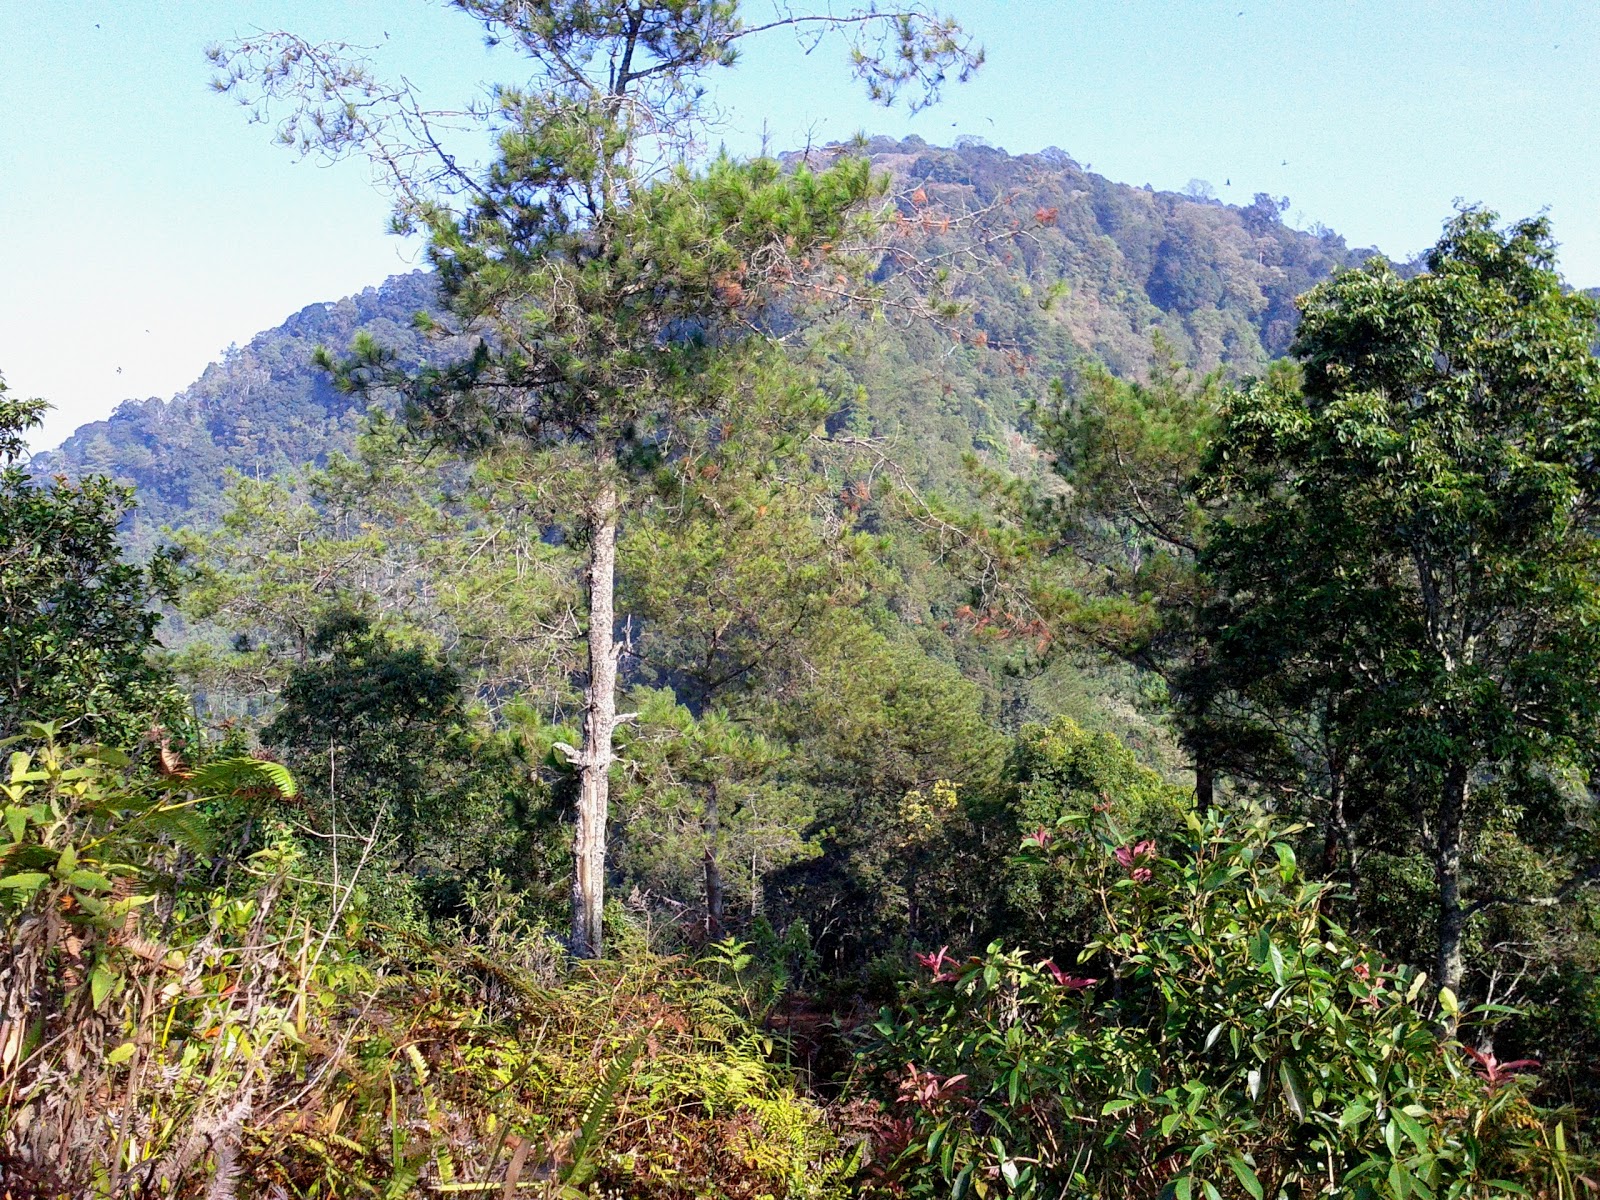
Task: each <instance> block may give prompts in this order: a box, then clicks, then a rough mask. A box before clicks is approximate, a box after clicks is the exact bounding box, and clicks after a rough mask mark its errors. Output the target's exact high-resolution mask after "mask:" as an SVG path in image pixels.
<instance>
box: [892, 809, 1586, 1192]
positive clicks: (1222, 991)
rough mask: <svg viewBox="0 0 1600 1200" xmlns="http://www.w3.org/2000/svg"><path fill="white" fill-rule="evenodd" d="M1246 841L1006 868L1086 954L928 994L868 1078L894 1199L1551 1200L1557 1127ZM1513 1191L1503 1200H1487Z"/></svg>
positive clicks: (998, 960)
mask: <svg viewBox="0 0 1600 1200" xmlns="http://www.w3.org/2000/svg"><path fill="white" fill-rule="evenodd" d="M1294 832H1296V831H1295V830H1285V829H1277V828H1274V827H1273V825H1272V824H1270V823H1269V822H1267V821H1265V820H1262V819H1251V820H1245V819H1241V818H1232V817H1225V816H1208V817H1200V816H1192V817H1191V818H1190V819H1189V823H1188V835H1189V838H1190V840H1189V843H1188V844H1187V845H1184V846H1182V847H1181V848H1177V849H1175V850H1174V851H1173V852H1172V853H1171V854H1170V855H1168V854H1163V853H1162V852H1161V851H1160V850H1159V849H1158V848H1157V847H1156V845H1155V844H1154V843H1153V842H1151V841H1141V842H1137V843H1130V842H1129V841H1128V840H1127V839H1125V838H1124V837H1123V836H1122V835H1121V834H1120V831H1118V830H1117V829H1116V828H1115V826H1114V825H1113V824H1111V823H1110V822H1108V821H1106V820H1104V819H1103V818H1101V817H1099V816H1097V815H1094V814H1089V815H1082V814H1074V815H1069V816H1067V817H1065V818H1064V819H1063V821H1062V822H1061V824H1059V825H1058V826H1057V827H1056V828H1055V829H1053V830H1044V831H1040V832H1039V833H1037V834H1035V835H1034V836H1033V837H1032V838H1030V839H1029V843H1028V844H1027V846H1026V849H1025V852H1024V856H1025V857H1026V858H1027V859H1028V860H1030V861H1032V862H1035V863H1043V862H1045V861H1053V862H1055V863H1057V864H1061V865H1063V866H1064V867H1065V868H1066V869H1067V870H1068V871H1069V873H1070V874H1071V875H1072V877H1073V878H1074V879H1075V880H1076V882H1077V886H1078V887H1079V888H1081V889H1082V891H1083V893H1084V894H1085V895H1086V896H1088V897H1091V898H1092V901H1093V903H1094V905H1095V906H1096V907H1097V908H1098V909H1099V910H1100V915H1101V918H1102V920H1103V928H1104V933H1103V936H1101V937H1100V938H1099V939H1098V940H1096V941H1094V942H1092V943H1090V944H1088V945H1086V946H1084V947H1083V950H1082V953H1081V955H1080V956H1079V962H1078V964H1076V965H1075V966H1072V967H1071V968H1070V969H1063V968H1062V967H1060V966H1059V965H1057V964H1056V963H1054V962H1050V961H1044V962H1040V961H1038V960H1037V959H1036V958H1033V957H1030V956H1029V955H1027V954H1025V953H1023V952H1021V951H1017V950H1006V949H1004V948H1002V947H1001V946H1000V945H999V944H995V945H991V946H990V947H989V948H988V951H987V952H986V953H985V954H984V955H983V956H981V957H975V958H972V959H969V960H967V961H965V962H954V961H951V960H950V959H949V958H948V957H947V956H944V955H942V954H939V955H926V956H923V961H924V963H925V965H926V966H927V967H928V968H929V970H930V972H931V978H930V979H929V980H928V982H926V983H925V984H922V985H920V986H917V987H915V988H913V989H912V990H911V991H909V992H908V993H907V994H906V995H905V997H904V998H903V1000H902V1002H901V1003H900V1004H899V1005H898V1006H897V1007H896V1008H894V1009H890V1010H886V1011H885V1012H884V1013H883V1014H882V1016H881V1018H880V1020H879V1021H878V1023H877V1026H876V1034H877V1037H878V1039H879V1040H878V1041H877V1042H876V1044H874V1045H873V1046H872V1048H871V1049H870V1051H869V1052H868V1055H867V1062H868V1065H869V1066H870V1068H871V1071H872V1075H873V1077H874V1078H875V1079H876V1080H877V1081H878V1086H879V1087H880V1088H881V1089H882V1091H883V1093H884V1094H885V1095H886V1096H889V1097H892V1100H893V1103H895V1104H896V1105H897V1106H898V1108H899V1110H900V1111H901V1112H902V1113H903V1114H904V1116H905V1118H906V1119H907V1121H908V1126H907V1135H906V1148H905V1150H904V1152H903V1153H902V1154H901V1155H900V1158H899V1162H898V1170H899V1174H898V1176H896V1177H894V1183H895V1186H896V1187H897V1188H899V1189H902V1190H904V1191H906V1192H909V1193H910V1194H912V1195H945V1194H950V1195H953V1196H956V1197H961V1196H966V1195H974V1196H992V1195H1009V1196H1029V1197H1033V1196H1038V1197H1044V1196H1050V1197H1055V1196H1085V1197H1090V1196H1092V1197H1108V1196H1130V1197H1145V1196H1148V1197H1156V1196H1162V1197H1173V1198H1176V1200H1193V1198H1198V1197H1201V1196H1204V1197H1207V1198H1208V1200H1219V1198H1220V1197H1223V1196H1238V1197H1245V1196H1248V1197H1250V1198H1251V1200H1263V1198H1264V1197H1276V1196H1280V1195H1305V1194H1321V1193H1324V1192H1333V1193H1335V1194H1338V1195H1351V1196H1369V1197H1391V1196H1392V1197H1395V1198H1397V1200H1406V1198H1408V1197H1410V1196H1413V1195H1415V1196H1419V1197H1424V1198H1432V1197H1435V1196H1439V1197H1443V1196H1468V1195H1488V1194H1497V1193H1498V1194H1539V1195H1546V1194H1547V1195H1558V1194H1561V1195H1570V1194H1571V1192H1572V1189H1573V1186H1574V1183H1573V1180H1574V1172H1575V1170H1576V1169H1577V1163H1576V1159H1575V1157H1574V1154H1573V1151H1572V1148H1571V1147H1569V1146H1568V1144H1567V1139H1568V1137H1569V1136H1571V1129H1572V1125H1571V1123H1570V1120H1569V1118H1567V1117H1566V1116H1565V1115H1563V1114H1556V1113H1550V1112H1546V1111H1543V1110H1540V1109H1538V1108H1536V1107H1534V1106H1533V1105H1532V1104H1531V1103H1530V1101H1529V1100H1528V1097H1527V1092H1528V1088H1529V1084H1528V1083H1527V1082H1526V1075H1525V1074H1524V1072H1523V1071H1521V1070H1519V1069H1515V1068H1516V1067H1523V1066H1527V1065H1529V1064H1515V1065H1514V1067H1507V1066H1506V1065H1503V1064H1500V1063H1498V1062H1496V1061H1495V1060H1494V1059H1493V1056H1492V1055H1488V1056H1487V1057H1484V1056H1479V1055H1477V1054H1476V1053H1475V1052H1470V1051H1466V1050H1465V1049H1464V1048H1463V1046H1462V1045H1461V1044H1460V1042H1458V1041H1457V1040H1455V1038H1454V1037H1452V1036H1448V1035H1447V1034H1445V1033H1444V1032H1442V1031H1441V1022H1443V1023H1444V1024H1450V1023H1452V1022H1453V1020H1454V1019H1455V1018H1456V1017H1458V1016H1459V1017H1461V1018H1462V1019H1464V1020H1465V1021H1468V1022H1470V1021H1473V1020H1476V1019H1478V1018H1482V1017H1487V1016H1490V1015H1492V1014H1488V1013H1484V1012H1481V1011H1475V1012H1471V1013H1464V1014H1458V1013H1457V1011H1456V1002H1455V999H1454V997H1453V996H1451V995H1449V994H1448V993H1440V995H1439V1000H1438V1005H1439V1007H1438V1010H1437V1011H1431V1010H1432V1009H1433V1005H1432V1004H1431V1002H1430V997H1431V991H1430V989H1428V987H1427V980H1426V978H1425V977H1424V976H1422V975H1420V974H1416V973H1414V972H1412V971H1410V970H1409V969H1407V968H1404V967H1397V966H1393V965H1391V964H1388V963H1386V962H1383V961H1381V960H1380V959H1379V958H1378V956H1377V955H1375V954H1374V953H1372V952H1370V951H1368V950H1366V949H1364V948H1363V947H1362V946H1361V945H1359V944H1358V943H1357V942H1356V941H1354V940H1353V939H1352V938H1351V937H1350V936H1349V935H1348V934H1347V933H1346V932H1345V931H1344V930H1343V929H1341V928H1340V927H1338V926H1337V925H1335V924H1334V923H1332V922H1331V921H1330V920H1329V919H1328V918H1327V917H1326V916H1325V915H1324V912H1323V909H1324V907H1325V901H1326V899H1327V896H1328V889H1327V885H1324V884H1319V883H1314V882H1308V881H1307V880H1305V879H1304V877H1303V876H1302V875H1301V873H1300V871H1299V869H1298V866H1297V864H1296V862H1295V858H1294V853H1293V850H1292V849H1291V848H1290V845H1289V844H1288V842H1287V841H1286V840H1284V839H1285V838H1286V837H1288V836H1289V835H1292V834H1293V833H1294ZM1499 1181H1507V1182H1499Z"/></svg>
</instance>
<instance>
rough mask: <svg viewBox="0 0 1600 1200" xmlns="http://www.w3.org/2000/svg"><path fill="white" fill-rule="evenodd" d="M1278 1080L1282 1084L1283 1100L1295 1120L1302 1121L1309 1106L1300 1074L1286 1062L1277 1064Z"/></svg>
mask: <svg viewBox="0 0 1600 1200" xmlns="http://www.w3.org/2000/svg"><path fill="white" fill-rule="evenodd" d="M1278 1080H1279V1082H1280V1083H1282V1084H1283V1098H1284V1101H1285V1102H1286V1103H1287V1104H1288V1105H1289V1111H1290V1112H1292V1113H1293V1114H1294V1116H1295V1120H1297V1121H1304V1120H1305V1119H1306V1114H1307V1112H1309V1111H1310V1108H1311V1106H1310V1105H1309V1104H1307V1103H1306V1085H1305V1082H1304V1081H1303V1080H1302V1079H1301V1078H1300V1073H1299V1072H1298V1071H1296V1070H1295V1069H1294V1067H1293V1066H1291V1065H1290V1064H1289V1063H1287V1062H1281V1063H1279V1064H1278Z"/></svg>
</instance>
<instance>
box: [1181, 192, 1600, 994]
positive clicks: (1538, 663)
mask: <svg viewBox="0 0 1600 1200" xmlns="http://www.w3.org/2000/svg"><path fill="white" fill-rule="evenodd" d="M1554 260H1555V245H1554V242H1553V241H1552V238H1551V233H1550V226H1549V224H1548V222H1547V221H1546V220H1545V219H1543V218H1536V219H1532V220H1525V221H1520V222H1516V223H1514V224H1511V225H1509V226H1505V227H1501V226H1499V225H1498V224H1497V223H1496V219H1495V217H1494V216H1493V214H1491V213H1488V212H1484V211H1481V210H1475V209H1467V210H1464V211H1462V212H1461V213H1460V214H1459V215H1458V216H1457V217H1456V218H1455V219H1453V220H1452V221H1451V222H1450V224H1449V225H1448V226H1447V228H1446V230H1445V233H1444V236H1443V237H1442V238H1441V240H1440V241H1439V243H1438V244H1437V245H1436V246H1435V247H1434V248H1433V249H1432V250H1431V251H1430V252H1429V254H1428V255H1427V257H1426V261H1425V270H1424V271H1423V272H1421V273H1420V274H1418V275H1416V276H1415V277H1413V278H1405V277H1404V276H1402V275H1401V274H1399V273H1398V272H1396V271H1394V270H1393V269H1392V268H1390V267H1389V266H1388V265H1387V264H1386V263H1383V262H1381V261H1377V260H1374V261H1373V262H1371V263H1369V264H1367V265H1366V266H1364V267H1362V268H1361V269H1359V270H1354V271H1350V272H1347V273H1345V274H1343V275H1341V276H1339V277H1337V278H1336V279H1334V280H1332V281H1331V282H1329V283H1326V284H1323V285H1321V286H1320V287H1318V288H1316V289H1314V290H1313V291H1312V292H1310V293H1309V294H1308V295H1307V296H1306V297H1305V298H1304V300H1303V302H1302V303H1303V308H1304V320H1303V322H1302V325H1301V327H1300V331H1299V333H1298V335H1297V337H1296V340H1295V343H1294V353H1295V354H1296V356H1297V357H1298V358H1299V359H1300V361H1301V363H1302V364H1303V367H1304V383H1303V387H1302V388H1301V389H1300V390H1299V391H1294V390H1291V389H1285V388H1282V387H1273V386H1266V385H1258V386H1255V387H1252V388H1248V389H1246V390H1245V391H1244V392H1243V393H1242V394H1241V395H1239V396H1238V397H1237V398H1236V399H1235V401H1234V402H1233V403H1232V404H1231V405H1230V406H1229V408H1228V409H1227V410H1226V411H1225V413H1224V414H1223V422H1222V428H1221V431H1220V433H1219V435H1218V437H1217V439H1216V441H1215V442H1214V444H1213V446H1212V448H1211V452H1210V456H1209V461H1208V468H1207V472H1206V475H1207V477H1206V479H1205V481H1204V483H1203V485H1202V486H1203V494H1205V495H1208V496H1210V497H1211V498H1213V499H1216V500H1218V501H1221V500H1224V499H1225V500H1226V507H1227V508H1228V510H1229V516H1228V517H1227V519H1226V520H1224V521H1223V522H1221V523H1220V524H1218V525H1217V526H1215V527H1214V528H1213V529H1212V531H1211V536H1210V539H1209V541H1208V543H1207V546H1206V548H1205V552H1204V554H1203V555H1202V559H1201V561H1202V566H1203V567H1204V569H1206V570H1207V571H1209V572H1210V573H1211V575H1212V577H1213V579H1214V581H1215V583H1216V584H1217V585H1218V587H1219V589H1220V592H1221V599H1220V600H1219V601H1218V604H1217V606H1216V608H1215V609H1214V611H1213V612H1212V613H1211V614H1210V618H1209V620H1210V625H1211V631H1212V636H1213V645H1212V647H1211V655H1212V659H1213V661H1214V662H1215V663H1216V664H1217V668H1216V670H1218V671H1221V672H1222V673H1223V675H1224V676H1226V678H1227V679H1228V680H1229V686H1232V687H1235V688H1238V689H1240V690H1243V691H1247V692H1248V691H1250V690H1252V689H1257V690H1260V691H1276V692H1277V693H1278V694H1279V695H1281V696H1285V697H1299V698H1300V700H1301V702H1303V703H1306V704H1308V705H1326V702H1327V700H1328V698H1329V697H1336V698H1338V699H1340V701H1341V703H1340V704H1339V705H1337V706H1335V707H1333V708H1332V709H1325V712H1326V713H1327V715H1326V717H1325V719H1326V720H1328V721H1330V722H1332V728H1331V729H1330V736H1331V737H1332V739H1333V740H1334V741H1335V742H1336V743H1337V744H1338V746H1340V747H1342V748H1344V749H1346V750H1349V751H1351V752H1359V754H1360V756H1361V758H1362V761H1363V762H1365V763H1367V764H1368V768H1367V771H1366V773H1367V774H1370V775H1372V776H1373V777H1374V779H1375V781H1376V782H1375V783H1374V786H1376V787H1381V788H1384V789H1394V788H1398V789H1399V790H1400V791H1402V792H1403V793H1404V794H1405V795H1406V796H1407V797H1408V803H1406V804H1405V805H1403V806H1399V807H1397V808H1396V809H1395V810H1394V812H1395V813H1396V819H1397V820H1400V821H1403V822H1404V825H1402V826H1401V827H1400V828H1398V829H1396V828H1390V829H1387V830H1385V831H1383V836H1384V837H1385V838H1386V839H1387V841H1388V842H1389V843H1391V844H1392V843H1397V842H1399V843H1407V842H1408V843H1410V844H1412V845H1416V846H1418V847H1420V848H1421V849H1422V851H1423V852H1424V853H1426V854H1427V856H1428V857H1429V858H1430V859H1431V861H1432V868H1433V875H1434V891H1435V895H1434V910H1435V911H1434V918H1435V921H1434V925H1435V929H1434V934H1435V937H1434V941H1435V952H1434V958H1435V981H1436V982H1437V983H1438V984H1439V985H1441V986H1443V987H1446V988H1449V989H1451V990H1452V991H1456V992H1459V991H1460V989H1461V986H1462V983H1463V976H1464V935H1465V933H1466V930H1467V925H1468V922H1469V921H1470V920H1471V918H1472V917H1473V916H1474V915H1475V914H1478V913H1481V912H1484V911H1485V910H1487V909H1489V908H1493V907H1496V906H1503V905H1518V904H1520V905H1529V904H1532V905H1549V904H1552V903H1554V902H1556V901H1557V900H1559V899H1560V898H1561V897H1562V895H1564V894H1568V893H1570V892H1571V891H1573V890H1575V889H1576V888H1579V887H1581V886H1583V885H1584V884H1586V883H1587V882H1589V881H1590V880H1592V879H1593V878H1594V877H1595V872H1594V870H1593V868H1592V867H1591V866H1590V865H1589V864H1588V862H1587V861H1586V860H1585V854H1584V846H1585V843H1586V838H1585V837H1584V835H1583V833H1582V830H1583V829H1584V828H1585V827H1586V826H1588V825H1590V824H1591V823H1592V819H1593V805H1592V798H1591V797H1592V793H1591V792H1589V790H1588V788H1587V786H1586V784H1585V783H1584V782H1582V781H1583V780H1585V779H1586V778H1587V776H1588V773H1589V772H1590V771H1592V769H1593V767H1594V765H1595V764H1594V754H1593V748H1594V746H1595V744H1596V739H1595V733H1596V725H1595V723H1596V719H1597V717H1600V528H1597V518H1600V360H1597V359H1596V357H1595V354H1594V351H1593V345H1594V340H1595V335H1596V322H1597V318H1600V305H1597V304H1596V303H1595V302H1594V301H1593V300H1591V299H1589V298H1587V297H1585V296H1582V295H1580V294H1575V293H1573V292H1570V291H1569V290H1568V289H1566V288H1565V287H1564V286H1563V284H1562V281H1561V278H1560V276H1559V275H1558V274H1557V272H1556V270H1555V268H1554ZM1573 773H1576V774H1577V776H1578V779H1579V782H1578V783H1576V784H1573V783H1570V782H1568V777H1570V776H1571V775H1572V774H1573ZM1492 820H1493V821H1500V822H1502V823H1503V822H1504V821H1507V820H1509V821H1510V822H1511V825H1512V826H1513V827H1514V829H1515V832H1516V833H1517V835H1518V836H1519V837H1523V838H1525V839H1531V840H1535V841H1537V842H1539V843H1541V844H1544V845H1546V846H1548V847H1550V852H1551V853H1552V854H1555V855H1557V856H1558V859H1559V860H1560V861H1561V864H1562V868H1563V871H1564V880H1565V881H1564V882H1562V883H1560V884H1558V885H1557V886H1556V887H1555V888H1554V889H1552V892H1551V893H1550V894H1545V895H1519V894H1506V893H1505V892H1503V891H1502V890H1501V888H1500V887H1499V886H1497V883H1496V881H1495V879H1494V878H1493V877H1492V874H1491V873H1489V872H1486V871H1482V870H1475V868H1474V863H1473V861H1472V859H1473V851H1474V847H1475V845H1476V844H1477V842H1478V834H1479V833H1480V832H1481V831H1482V830H1483V829H1484V828H1485V827H1486V825H1487V824H1488V823H1489V822H1490V821H1492Z"/></svg>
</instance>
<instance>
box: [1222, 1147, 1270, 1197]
mask: <svg viewBox="0 0 1600 1200" xmlns="http://www.w3.org/2000/svg"><path fill="white" fill-rule="evenodd" d="M1228 1165H1229V1166H1230V1167H1232V1168H1233V1173H1234V1174H1235V1175H1237V1176H1238V1177H1239V1183H1240V1185H1241V1186H1242V1187H1243V1188H1244V1190H1245V1191H1247V1192H1249V1193H1250V1194H1251V1195H1252V1196H1254V1197H1255V1200H1261V1197H1262V1196H1263V1195H1264V1194H1265V1189H1264V1188H1263V1187H1262V1186H1261V1180H1259V1179H1257V1178H1256V1173H1255V1169H1254V1168H1253V1167H1251V1165H1250V1164H1249V1163H1247V1162H1245V1160H1244V1159H1242V1158H1240V1157H1239V1156H1238V1155H1237V1154H1235V1155H1233V1157H1231V1158H1229V1159H1228Z"/></svg>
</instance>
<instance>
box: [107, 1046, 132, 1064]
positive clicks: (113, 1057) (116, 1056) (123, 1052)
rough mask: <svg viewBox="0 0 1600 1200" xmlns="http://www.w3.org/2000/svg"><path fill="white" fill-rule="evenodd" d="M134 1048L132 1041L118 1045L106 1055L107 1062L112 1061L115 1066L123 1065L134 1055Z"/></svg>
mask: <svg viewBox="0 0 1600 1200" xmlns="http://www.w3.org/2000/svg"><path fill="white" fill-rule="evenodd" d="M133 1050H134V1046H133V1043H132V1042H123V1043H122V1045H120V1046H118V1047H117V1048H116V1049H115V1050H113V1051H111V1053H109V1054H107V1055H106V1062H108V1063H110V1064H111V1065H112V1066H114V1067H116V1066H121V1065H122V1064H123V1063H125V1062H127V1061H128V1060H129V1059H130V1058H132V1057H133Z"/></svg>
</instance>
